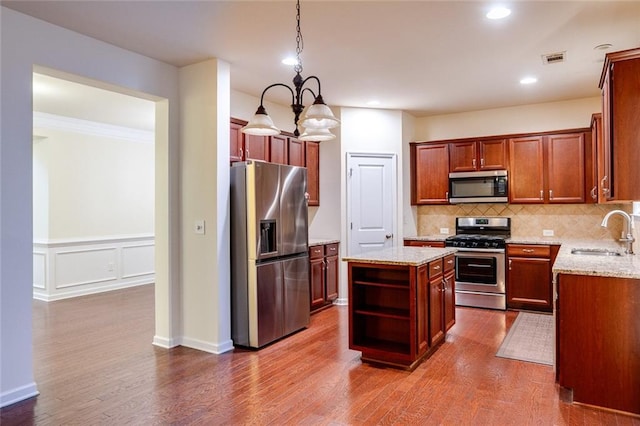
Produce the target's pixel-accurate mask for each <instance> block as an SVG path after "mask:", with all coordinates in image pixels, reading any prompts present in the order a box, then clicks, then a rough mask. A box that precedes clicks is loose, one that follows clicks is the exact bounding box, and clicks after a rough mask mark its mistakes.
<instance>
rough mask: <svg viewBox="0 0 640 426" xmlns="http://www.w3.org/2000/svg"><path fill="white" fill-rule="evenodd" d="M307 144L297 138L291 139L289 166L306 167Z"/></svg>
mask: <svg viewBox="0 0 640 426" xmlns="http://www.w3.org/2000/svg"><path fill="white" fill-rule="evenodd" d="M305 161H306V160H305V143H304V142H303V141H301V140H298V139H296V138H289V164H290V165H292V166H300V167H305V165H306V163H305Z"/></svg>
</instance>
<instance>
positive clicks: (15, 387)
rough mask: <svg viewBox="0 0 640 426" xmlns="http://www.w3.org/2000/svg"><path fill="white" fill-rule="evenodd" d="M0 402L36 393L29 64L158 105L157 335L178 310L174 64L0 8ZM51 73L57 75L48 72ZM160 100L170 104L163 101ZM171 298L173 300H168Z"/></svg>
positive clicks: (167, 330)
mask: <svg viewBox="0 0 640 426" xmlns="http://www.w3.org/2000/svg"><path fill="white" fill-rule="evenodd" d="M0 23H1V25H0V31H1V33H0V36H1V38H2V49H1V52H0V54H1V57H0V58H1V61H0V66H1V73H0V84H1V87H2V90H1V91H0V121H1V123H2V125H1V126H0V234H1V238H0V293H1V294H0V348H1V353H0V356H1V357H0V372H2V374H1V375H0V406H4V405H7V404H10V403H12V402H15V401H19V400H21V399H24V398H28V397H29V396H32V395H35V394H37V392H38V391H37V386H36V384H35V382H34V377H33V365H32V364H33V356H32V332H31V326H32V319H31V303H32V282H33V281H32V279H33V269H32V263H33V261H32V250H33V246H32V245H33V223H32V222H33V219H32V218H33V197H32V188H33V184H32V182H33V156H32V146H33V144H32V133H33V124H32V121H33V120H32V75H33V72H34V70H36V71H38V72H43V71H44V73H47V72H49V73H52V74H53V73H56V72H57V73H58V76H65V77H70V76H76V77H77V81H79V82H82V83H84V84H92V85H96V86H98V87H102V88H105V89H108V90H117V91H121V92H123V93H126V94H129V95H132V96H138V97H143V98H146V99H149V100H153V101H156V102H157V104H156V105H157V108H156V111H157V115H156V117H157V119H156V126H157V128H156V167H155V170H156V197H155V198H156V208H155V210H156V230H155V235H156V250H157V256H156V273H157V275H156V334H157V335H158V336H161V337H162V338H163V339H165V340H166V341H171V339H172V337H173V333H175V332H176V329H175V326H174V324H175V322H173V320H174V319H175V318H174V317H175V316H176V312H179V308H180V306H179V304H175V303H174V300H172V298H174V296H175V291H176V288H178V287H179V286H178V281H177V279H178V274H177V273H178V272H179V263H178V260H177V259H179V256H178V255H177V253H178V251H179V249H180V246H179V243H178V241H177V238H176V237H177V235H178V234H177V228H178V222H177V220H178V219H179V214H178V209H179V201H178V191H177V190H178V187H177V184H178V182H179V179H178V168H177V165H178V164H177V159H178V158H179V156H178V151H177V148H178V115H177V113H178V109H177V108H175V107H172V108H171V110H170V109H169V103H171V104H172V105H174V106H175V105H177V104H178V102H177V100H178V76H177V74H178V73H177V69H176V68H175V67H173V66H170V65H167V64H164V63H161V62H158V61H156V60H152V59H150V58H146V57H144V56H141V55H138V54H135V53H133V52H129V51H126V50H123V49H120V48H117V47H115V46H112V45H108V44H106V43H103V42H99V41H97V40H94V39H91V38H89V37H85V36H82V35H79V34H78V33H75V32H72V31H68V30H65V29H63V28H60V27H56V26H54V25H51V24H48V23H46V22H44V21H40V20H37V19H34V18H31V17H28V16H26V15H23V14H20V13H17V12H14V11H12V10H9V9H6V8H4V7H2V8H0ZM52 70H57V71H55V72H54V71H52ZM167 100H168V101H167ZM170 295H171V297H170Z"/></svg>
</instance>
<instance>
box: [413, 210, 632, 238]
mask: <svg viewBox="0 0 640 426" xmlns="http://www.w3.org/2000/svg"><path fill="white" fill-rule="evenodd" d="M616 209H619V210H624V211H626V212H627V213H631V205H630V204H607V205H603V204H456V205H447V206H419V207H418V235H434V234H439V233H440V228H449V232H450V233H451V234H454V233H455V229H456V217H463V216H508V217H510V218H511V235H512V236H514V237H542V236H543V234H542V231H543V230H545V229H549V230H553V233H554V237H558V238H575V239H582V238H588V239H592V238H595V239H618V238H620V235H621V233H622V230H623V229H624V221H623V219H622V218H621V217H620V216H615V217H612V218H611V219H610V220H609V226H608V227H607V228H603V227H601V226H600V223H601V222H602V218H603V217H604V216H605V215H606V214H607V213H608V212H609V211H611V210H616Z"/></svg>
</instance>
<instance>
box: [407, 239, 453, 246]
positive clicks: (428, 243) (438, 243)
mask: <svg viewBox="0 0 640 426" xmlns="http://www.w3.org/2000/svg"><path fill="white" fill-rule="evenodd" d="M404 245H405V246H410V247H437V248H444V241H434V240H409V239H405V240H404Z"/></svg>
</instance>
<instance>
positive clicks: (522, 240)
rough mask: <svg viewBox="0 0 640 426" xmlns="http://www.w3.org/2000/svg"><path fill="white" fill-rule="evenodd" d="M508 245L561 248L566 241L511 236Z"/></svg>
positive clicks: (550, 238) (552, 238) (554, 238)
mask: <svg viewBox="0 0 640 426" xmlns="http://www.w3.org/2000/svg"><path fill="white" fill-rule="evenodd" d="M506 243H507V244H543V245H544V244H548V245H555V246H559V245H560V244H563V243H564V240H560V239H558V237H519V236H515V237H514V236H513V235H512V236H511V238H507V240H506Z"/></svg>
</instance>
